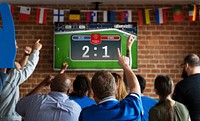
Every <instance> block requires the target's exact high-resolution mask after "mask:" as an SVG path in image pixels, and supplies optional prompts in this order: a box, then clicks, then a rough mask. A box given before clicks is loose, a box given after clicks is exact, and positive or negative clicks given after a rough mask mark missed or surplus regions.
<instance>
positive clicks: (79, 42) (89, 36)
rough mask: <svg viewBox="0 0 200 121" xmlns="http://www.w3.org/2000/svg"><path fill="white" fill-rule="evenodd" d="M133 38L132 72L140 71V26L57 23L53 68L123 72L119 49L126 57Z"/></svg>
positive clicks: (135, 24) (127, 24) (130, 24)
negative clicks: (65, 64) (138, 56)
mask: <svg viewBox="0 0 200 121" xmlns="http://www.w3.org/2000/svg"><path fill="white" fill-rule="evenodd" d="M131 34H132V35H133V38H134V40H135V41H134V43H133V45H132V50H131V54H132V69H137V48H138V47H137V45H138V40H137V23H134V22H131V23H86V22H79V23H70V22H63V23H55V29H54V64H53V67H54V69H55V70H59V69H60V68H61V65H62V63H63V62H67V63H68V64H69V66H68V69H67V70H121V67H120V66H119V64H118V60H117V59H118V57H117V48H119V49H120V50H121V53H122V54H123V55H126V41H127V39H128V37H129V35H131Z"/></svg>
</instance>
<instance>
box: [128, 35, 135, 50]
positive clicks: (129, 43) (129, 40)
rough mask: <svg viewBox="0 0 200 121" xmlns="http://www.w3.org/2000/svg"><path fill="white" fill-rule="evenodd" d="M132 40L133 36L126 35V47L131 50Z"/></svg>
mask: <svg viewBox="0 0 200 121" xmlns="http://www.w3.org/2000/svg"><path fill="white" fill-rule="evenodd" d="M133 42H134V39H133V36H132V35H130V36H129V37H128V40H127V42H126V48H127V49H128V50H131V47H132V45H133Z"/></svg>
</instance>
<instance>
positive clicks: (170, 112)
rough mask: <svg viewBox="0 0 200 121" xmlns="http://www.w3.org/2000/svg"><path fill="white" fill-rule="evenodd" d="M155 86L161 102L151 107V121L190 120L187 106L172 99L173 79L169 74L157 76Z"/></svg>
mask: <svg viewBox="0 0 200 121" xmlns="http://www.w3.org/2000/svg"><path fill="white" fill-rule="evenodd" d="M154 88H155V92H156V94H157V95H158V96H159V102H158V103H157V104H156V106H154V107H152V108H151V109H150V111H149V121H190V115H189V111H188V110H187V108H186V106H184V105H183V104H181V103H179V102H176V101H174V100H173V99H171V94H172V92H173V81H172V79H171V78H170V77H169V76H165V75H159V76H157V77H156V79H155V83H154Z"/></svg>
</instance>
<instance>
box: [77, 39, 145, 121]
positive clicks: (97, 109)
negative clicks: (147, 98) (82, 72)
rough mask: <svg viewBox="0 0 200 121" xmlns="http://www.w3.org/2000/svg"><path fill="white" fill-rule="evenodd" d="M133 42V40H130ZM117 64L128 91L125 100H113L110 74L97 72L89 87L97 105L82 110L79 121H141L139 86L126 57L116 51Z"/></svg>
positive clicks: (113, 94)
mask: <svg viewBox="0 0 200 121" xmlns="http://www.w3.org/2000/svg"><path fill="white" fill-rule="evenodd" d="M132 41H133V40H132ZM118 63H119V65H120V66H121V67H122V68H123V70H124V72H125V76H126V78H127V82H128V85H129V89H130V94H129V95H127V96H126V97H125V99H123V100H121V101H118V100H116V98H115V93H116V84H115V79H114V77H113V76H112V74H111V73H110V72H106V71H98V72H96V73H95V74H94V76H93V78H92V81H91V85H92V89H93V92H94V99H95V101H96V102H97V105H92V106H89V107H86V108H84V109H83V110H82V111H81V114H80V117H79V121H112V120H115V121H127V120H130V121H141V120H142V115H143V107H142V101H141V97H140V86H139V83H138V80H137V78H136V76H135V74H134V73H133V71H132V70H131V68H130V66H129V65H128V64H129V59H128V57H125V56H122V55H121V53H120V50H119V49H118Z"/></svg>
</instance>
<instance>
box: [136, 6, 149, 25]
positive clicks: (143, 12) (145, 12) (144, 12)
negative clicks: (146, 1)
mask: <svg viewBox="0 0 200 121" xmlns="http://www.w3.org/2000/svg"><path fill="white" fill-rule="evenodd" d="M138 19H139V24H140V25H143V24H150V23H151V22H150V15H149V9H140V10H138Z"/></svg>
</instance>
